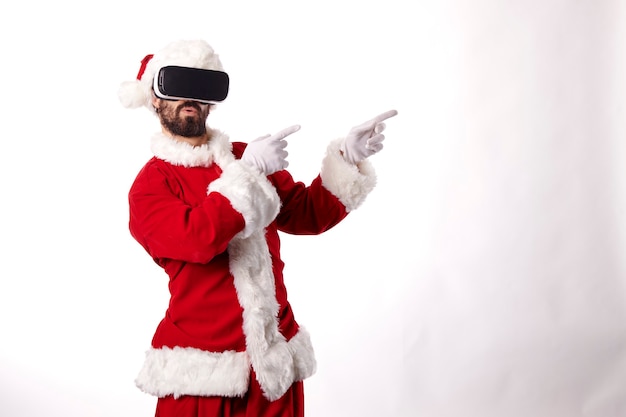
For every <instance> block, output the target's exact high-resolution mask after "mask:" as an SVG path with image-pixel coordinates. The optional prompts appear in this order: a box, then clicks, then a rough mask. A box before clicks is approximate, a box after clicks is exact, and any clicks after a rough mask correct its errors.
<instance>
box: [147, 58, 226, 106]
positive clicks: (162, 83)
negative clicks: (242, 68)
mask: <svg viewBox="0 0 626 417" xmlns="http://www.w3.org/2000/svg"><path fill="white" fill-rule="evenodd" d="M228 84H229V78H228V74H226V73H225V72H222V71H213V70H206V69H199V68H189V67H178V66H167V67H163V68H161V69H160V70H159V73H158V74H157V75H156V76H155V77H154V93H155V94H156V96H157V97H159V98H162V99H164V100H193V101H199V102H201V103H208V104H215V103H219V102H221V101H224V99H225V98H226V96H227V95H228Z"/></svg>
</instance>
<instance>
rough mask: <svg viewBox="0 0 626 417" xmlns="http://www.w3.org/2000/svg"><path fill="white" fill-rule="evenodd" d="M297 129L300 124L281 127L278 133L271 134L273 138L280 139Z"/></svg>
mask: <svg viewBox="0 0 626 417" xmlns="http://www.w3.org/2000/svg"><path fill="white" fill-rule="evenodd" d="M298 130H300V125H293V126H289V127H288V128H286V129H283V130H281V131H280V132H278V133H275V134H274V135H272V137H273V139H275V140H282V139H285V138H286V137H287V136H289V135H291V134H292V133H295V132H297V131H298Z"/></svg>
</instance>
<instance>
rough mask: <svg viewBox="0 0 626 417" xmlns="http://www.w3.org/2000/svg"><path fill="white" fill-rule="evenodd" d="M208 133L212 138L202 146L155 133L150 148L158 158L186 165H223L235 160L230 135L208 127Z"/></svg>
mask: <svg viewBox="0 0 626 417" xmlns="http://www.w3.org/2000/svg"><path fill="white" fill-rule="evenodd" d="M208 133H209V136H210V138H211V139H210V140H209V142H208V143H205V144H204V145H200V146H192V145H190V144H188V143H187V142H180V141H177V140H175V139H173V138H171V137H169V136H166V135H165V134H163V133H162V132H159V133H155V134H154V135H153V136H152V140H151V143H150V148H151V150H152V153H153V154H154V156H156V157H157V158H159V159H162V160H164V161H166V162H169V163H170V164H172V165H182V166H184V167H208V166H210V165H211V164H213V163H214V162H215V163H216V164H217V165H219V166H220V167H222V166H226V165H227V164H229V163H231V162H232V161H234V160H235V156H234V155H233V153H232V144H231V143H230V141H229V138H228V136H227V135H226V134H224V133H223V132H220V131H219V130H215V129H208Z"/></svg>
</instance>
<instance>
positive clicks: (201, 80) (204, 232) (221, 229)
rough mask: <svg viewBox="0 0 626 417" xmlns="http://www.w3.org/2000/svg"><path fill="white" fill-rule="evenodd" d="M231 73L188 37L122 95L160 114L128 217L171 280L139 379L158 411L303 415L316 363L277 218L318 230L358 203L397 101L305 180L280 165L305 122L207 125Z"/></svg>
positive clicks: (186, 415) (294, 229) (170, 415)
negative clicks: (237, 138) (288, 285)
mask: <svg viewBox="0 0 626 417" xmlns="http://www.w3.org/2000/svg"><path fill="white" fill-rule="evenodd" d="M228 82H229V79H228V75H227V73H226V72H224V69H223V67H222V64H221V62H220V59H219V57H218V55H217V54H215V53H214V51H213V49H212V48H211V46H210V45H208V44H207V43H206V42H204V41H202V40H193V41H178V42H173V43H171V44H170V45H168V46H166V47H165V48H163V49H162V50H160V51H158V52H157V53H155V54H153V55H148V56H146V58H144V60H143V61H142V63H141V68H140V70H139V74H138V75H137V78H136V79H135V80H133V81H128V82H124V83H122V85H121V86H120V90H119V98H120V101H121V102H122V104H123V105H124V106H125V107H128V108H137V107H141V106H145V107H147V108H148V109H149V110H150V111H152V112H153V113H154V114H155V115H157V116H158V118H159V120H160V123H161V131H160V132H158V133H156V134H154V135H153V137H152V141H151V149H152V152H153V154H154V156H153V157H152V158H151V159H150V160H149V161H148V162H147V163H146V164H145V166H144V167H143V168H142V169H141V171H140V172H139V174H138V175H137V177H136V179H135V181H134V183H133V185H132V187H131V189H130V192H129V205H130V221H129V226H130V232H131V234H132V236H133V237H134V238H135V239H136V240H137V241H138V242H139V243H140V244H141V245H142V246H143V247H144V248H145V250H146V251H147V252H148V254H149V255H150V256H151V257H152V259H153V260H154V261H155V262H156V263H157V264H158V265H160V266H161V267H162V268H163V270H164V271H165V273H167V275H168V276H169V291H170V294H171V298H170V302H169V306H168V308H167V311H166V313H165V317H164V318H163V320H162V321H161V322H160V324H159V325H158V327H157V329H156V332H155V334H154V337H153V339H152V345H151V347H150V349H149V350H148V352H147V353H146V358H145V362H144V364H143V367H142V369H141V371H140V372H139V375H138V377H137V380H136V383H137V386H138V387H139V388H140V389H141V390H142V391H144V392H146V393H149V394H152V395H154V396H156V397H158V400H157V406H156V416H157V417H191V416H201V417H218V416H220V417H234V416H242V417H243V416H247V417H251V416H255V417H263V416H273V417H278V416H284V417H288V416H289V417H296V416H297V417H301V416H303V415H304V393H303V386H302V381H303V380H304V379H305V378H307V377H309V376H311V375H312V374H313V373H314V372H315V366H316V364H315V357H314V353H313V348H312V346H311V341H310V339H309V334H308V333H307V332H306V330H305V329H304V328H303V327H300V326H299V325H298V323H297V322H296V320H295V318H294V314H293V311H292V309H291V306H290V305H289V302H288V300H287V292H286V289H285V285H284V282H283V265H284V264H283V262H282V261H281V257H280V242H279V235H278V232H279V231H281V232H284V233H291V234H308V235H310V234H319V233H322V232H324V231H326V230H329V229H330V228H331V227H333V226H335V225H336V224H337V223H339V222H340V221H342V220H343V219H344V218H345V217H346V216H347V214H348V213H349V212H350V211H352V210H354V209H356V208H357V207H359V206H360V205H361V203H362V202H363V201H364V199H365V198H366V196H367V195H368V193H369V192H370V191H371V190H372V189H373V188H374V185H375V182H376V178H375V172H374V169H373V168H372V166H371V164H370V162H369V161H368V160H367V158H368V157H369V156H371V155H373V154H375V153H376V152H378V151H380V150H381V149H382V141H383V139H384V136H383V134H382V131H383V129H384V127H385V125H384V123H383V121H384V120H386V119H388V118H390V117H392V116H395V115H396V114H397V112H396V111H395V110H391V111H388V112H385V113H383V114H381V115H379V116H377V117H375V118H373V119H372V120H369V121H367V122H365V123H363V124H361V125H359V126H357V127H354V128H352V129H351V130H350V131H349V132H348V134H347V136H346V137H344V138H340V139H337V140H334V141H332V142H330V145H329V146H328V151H327V153H326V155H325V157H324V159H323V161H322V163H321V170H320V174H319V175H318V176H317V178H315V179H314V180H313V181H312V182H311V184H310V185H308V186H306V185H305V184H303V183H302V182H296V181H295V180H294V179H293V178H292V176H291V175H290V174H289V172H287V171H286V170H285V168H286V167H287V161H286V156H287V152H286V150H285V147H286V145H287V142H286V138H287V137H288V136H289V135H291V134H293V133H294V132H296V131H297V130H299V128H300V127H299V126H297V125H295V126H291V127H288V128H286V129H284V130H282V131H280V132H278V133H276V134H273V135H267V136H263V137H260V138H258V139H256V140H254V141H252V142H250V143H249V144H245V143H241V142H231V141H230V140H229V138H228V136H227V135H226V134H224V133H223V132H221V131H219V130H217V129H215V128H211V127H208V125H207V117H208V116H209V114H210V111H211V109H212V107H213V106H214V105H215V104H216V103H219V102H220V101H222V100H224V99H225V98H226V95H227V93H228Z"/></svg>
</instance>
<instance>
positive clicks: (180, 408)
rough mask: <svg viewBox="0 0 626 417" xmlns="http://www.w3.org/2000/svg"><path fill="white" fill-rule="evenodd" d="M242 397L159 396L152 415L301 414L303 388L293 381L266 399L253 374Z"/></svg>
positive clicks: (257, 416) (246, 416)
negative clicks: (277, 395)
mask: <svg viewBox="0 0 626 417" xmlns="http://www.w3.org/2000/svg"><path fill="white" fill-rule="evenodd" d="M250 380H251V383H250V388H249V389H248V392H247V393H246V395H245V396H243V397H195V396H182V397H180V398H178V399H174V397H173V396H171V395H170V396H168V397H164V398H159V399H158V401H157V407H156V413H155V417H304V388H303V383H302V382H296V383H294V384H293V385H292V386H291V388H290V389H289V390H288V391H287V392H286V393H285V395H283V396H282V397H280V398H279V399H278V400H276V401H271V402H270V401H268V400H267V399H266V398H265V397H264V396H263V394H262V391H261V388H260V387H259V384H258V382H257V381H256V379H255V377H254V373H253V375H252V377H251V378H250Z"/></svg>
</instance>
